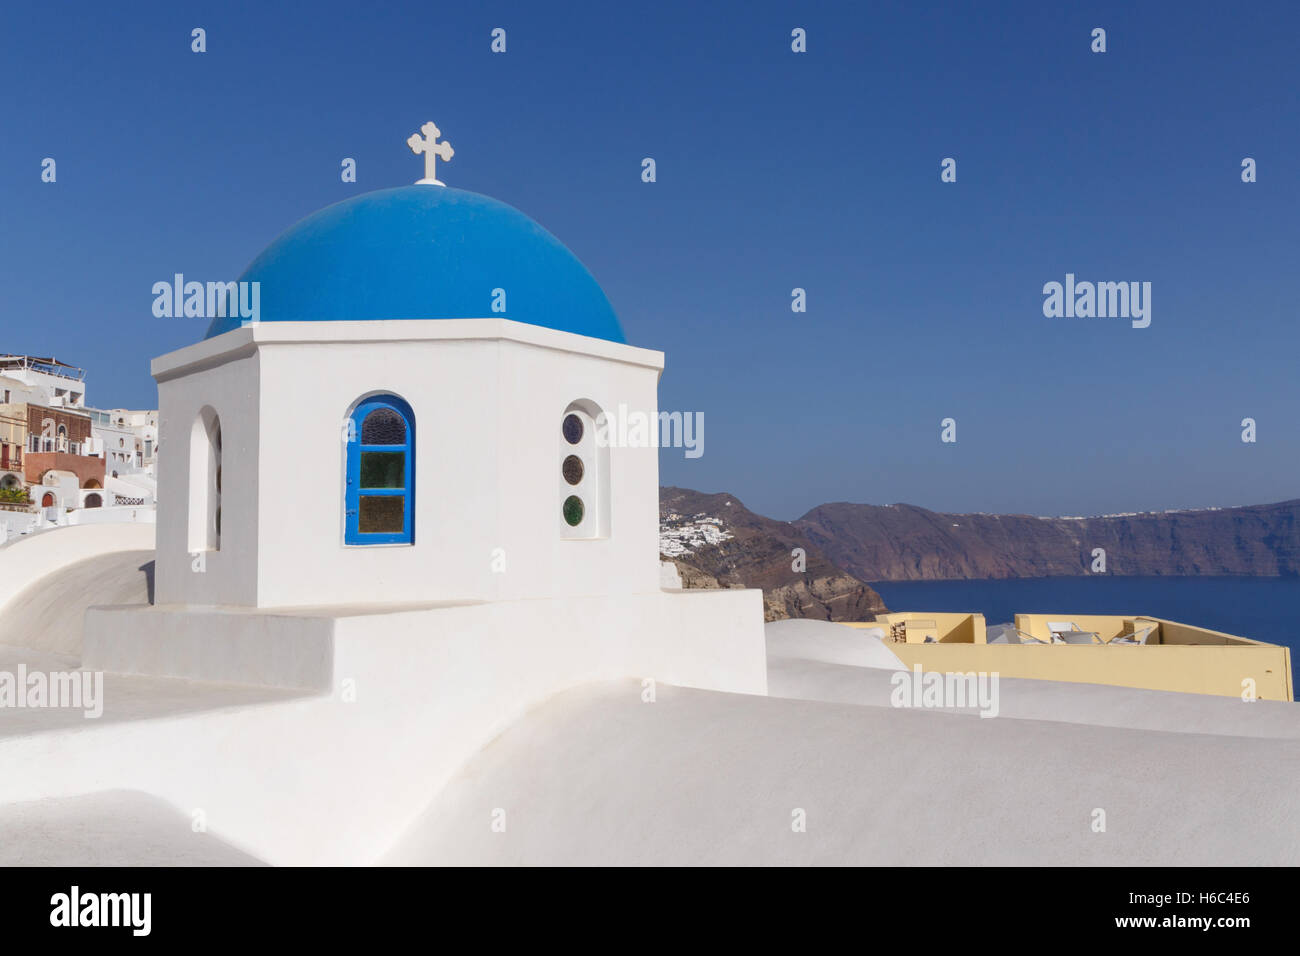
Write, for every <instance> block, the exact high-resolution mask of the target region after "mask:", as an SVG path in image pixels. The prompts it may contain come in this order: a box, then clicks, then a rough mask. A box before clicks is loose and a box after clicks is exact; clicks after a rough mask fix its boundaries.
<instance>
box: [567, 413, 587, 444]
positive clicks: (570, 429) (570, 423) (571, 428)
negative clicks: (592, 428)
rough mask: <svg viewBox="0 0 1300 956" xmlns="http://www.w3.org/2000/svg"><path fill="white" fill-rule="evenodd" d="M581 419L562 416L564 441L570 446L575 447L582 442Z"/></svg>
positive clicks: (570, 415) (571, 415)
mask: <svg viewBox="0 0 1300 956" xmlns="http://www.w3.org/2000/svg"><path fill="white" fill-rule="evenodd" d="M582 431H583V429H582V419H581V418H579V417H578V416H577V415H573V414H569V415H565V416H564V440H565V441H567V442H568V443H569V444H570V445H576V444H578V442H580V441H582Z"/></svg>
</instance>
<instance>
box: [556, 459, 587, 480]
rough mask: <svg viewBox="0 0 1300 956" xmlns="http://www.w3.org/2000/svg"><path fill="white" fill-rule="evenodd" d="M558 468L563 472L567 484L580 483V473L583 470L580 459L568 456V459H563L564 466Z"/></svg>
mask: <svg viewBox="0 0 1300 956" xmlns="http://www.w3.org/2000/svg"><path fill="white" fill-rule="evenodd" d="M560 467H561V470H562V471H563V472H564V480H565V481H567V482H568V483H569V484H571V485H576V484H577V483H578V482H580V481H582V473H583V471H584V469H583V467H582V459H581V458H579V457H578V456H577V455H570V456H569V457H568V458H566V459H564V464H563V465H561V466H560Z"/></svg>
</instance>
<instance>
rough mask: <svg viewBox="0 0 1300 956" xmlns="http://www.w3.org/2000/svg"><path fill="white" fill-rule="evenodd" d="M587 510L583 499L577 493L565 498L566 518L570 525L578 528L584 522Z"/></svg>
mask: <svg viewBox="0 0 1300 956" xmlns="http://www.w3.org/2000/svg"><path fill="white" fill-rule="evenodd" d="M586 510H587V509H586V508H584V507H583V506H582V499H581V498H579V497H578V496H577V495H569V497H567V498H565V499H564V520H565V521H567V522H568V523H569V527H571V528H576V527H577V526H578V525H580V524H582V516H583V514H585V513H586Z"/></svg>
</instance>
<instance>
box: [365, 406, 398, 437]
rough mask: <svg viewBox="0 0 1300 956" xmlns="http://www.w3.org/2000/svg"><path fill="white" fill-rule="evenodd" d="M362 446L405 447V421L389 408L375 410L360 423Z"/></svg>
mask: <svg viewBox="0 0 1300 956" xmlns="http://www.w3.org/2000/svg"><path fill="white" fill-rule="evenodd" d="M361 444H363V445H405V444H406V420H405V419H404V418H402V416H401V415H399V414H398V413H397V412H395V411H393V409H391V408H376V409H375V410H374V411H373V412H371V413H370V414H369V415H367V416H366V419H365V421H364V422H362V423H361Z"/></svg>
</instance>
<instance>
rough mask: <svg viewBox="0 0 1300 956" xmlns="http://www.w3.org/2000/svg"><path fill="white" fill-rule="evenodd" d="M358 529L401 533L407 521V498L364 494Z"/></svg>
mask: <svg viewBox="0 0 1300 956" xmlns="http://www.w3.org/2000/svg"><path fill="white" fill-rule="evenodd" d="M360 505H361V507H360V510H359V515H358V518H357V530H358V531H360V532H361V533H362V534H376V533H389V534H400V533H401V531H402V527H403V525H404V524H405V523H406V522H405V517H406V516H405V514H404V512H405V508H406V499H405V498H397V497H393V496H384V497H381V496H377V495H362V496H361V501H360Z"/></svg>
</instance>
